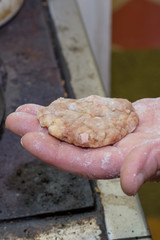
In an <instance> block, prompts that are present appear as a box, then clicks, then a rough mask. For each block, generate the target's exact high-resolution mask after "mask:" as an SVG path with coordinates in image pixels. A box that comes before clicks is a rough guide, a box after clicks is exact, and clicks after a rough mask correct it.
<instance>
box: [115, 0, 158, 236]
mask: <svg viewBox="0 0 160 240" xmlns="http://www.w3.org/2000/svg"><path fill="white" fill-rule="evenodd" d="M159 26H160V0H112V40H111V41H112V52H111V96H112V97H122V98H127V99H129V100H130V101H136V100H137V99H140V98H148V97H149V98H154V97H159V96H160V30H159ZM139 197H140V200H141V204H142V207H143V209H144V213H145V215H146V218H147V222H148V224H149V227H150V230H151V233H152V236H153V239H154V240H155V239H156V240H158V239H160V201H159V199H160V184H159V183H146V184H144V186H143V187H142V188H141V190H140V191H139Z"/></svg>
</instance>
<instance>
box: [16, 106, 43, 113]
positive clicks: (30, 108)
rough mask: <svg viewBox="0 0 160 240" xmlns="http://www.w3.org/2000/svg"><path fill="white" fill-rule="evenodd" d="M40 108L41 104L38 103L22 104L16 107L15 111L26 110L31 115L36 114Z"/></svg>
mask: <svg viewBox="0 0 160 240" xmlns="http://www.w3.org/2000/svg"><path fill="white" fill-rule="evenodd" d="M40 108H42V106H41V105H38V104H24V105H21V106H19V107H18V108H17V109H16V112H26V113H30V114H33V115H37V112H38V111H39V109H40Z"/></svg>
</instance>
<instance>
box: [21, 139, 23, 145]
mask: <svg viewBox="0 0 160 240" xmlns="http://www.w3.org/2000/svg"><path fill="white" fill-rule="evenodd" d="M21 145H22V147H23V141H22V138H21Z"/></svg>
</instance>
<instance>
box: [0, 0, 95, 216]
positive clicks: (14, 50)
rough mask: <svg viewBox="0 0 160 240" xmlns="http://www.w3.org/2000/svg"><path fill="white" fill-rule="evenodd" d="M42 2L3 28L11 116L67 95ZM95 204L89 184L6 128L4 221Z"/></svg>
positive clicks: (0, 186) (0, 152) (0, 156)
mask: <svg viewBox="0 0 160 240" xmlns="http://www.w3.org/2000/svg"><path fill="white" fill-rule="evenodd" d="M52 44H53V43H52V41H51V38H50V33H49V31H48V27H47V24H46V21H45V17H44V13H43V9H42V6H41V1H39V0H34V1H32V0H27V1H25V2H24V5H23V8H22V9H21V11H20V12H19V14H18V15H17V16H16V17H15V18H14V19H13V20H12V21H11V22H9V23H8V24H7V25H5V26H4V27H3V28H1V29H0V58H1V59H2V61H3V64H4V68H5V71H6V75H5V78H3V85H4V96H5V100H6V114H8V113H10V112H12V111H14V110H15V109H16V108H17V107H18V106H19V105H21V104H24V103H28V102H33V103H38V104H44V105H47V104H49V103H50V102H51V101H53V100H54V99H56V98H57V97H60V96H63V95H64V89H63V87H62V84H61V77H60V72H59V68H58V65H57V62H56V58H55V55H54V52H53V46H52ZM93 206H94V199H93V196H92V191H91V188H90V184H89V182H88V180H86V179H83V178H80V177H76V176H74V175H70V174H67V173H62V172H60V171H58V170H55V169H53V168H51V167H49V166H47V165H45V164H42V163H40V162H39V160H37V159H35V158H34V157H33V156H31V155H30V154H29V153H27V152H26V151H25V150H24V149H23V148H22V147H21V145H20V138H19V137H18V136H15V135H14V134H12V133H11V132H9V131H7V130H5V131H4V133H3V135H2V138H1V140H0V220H6V219H16V218H19V217H26V216H33V215H39V214H46V213H55V212H57V211H68V210H71V209H84V208H88V207H89V208H91V207H93Z"/></svg>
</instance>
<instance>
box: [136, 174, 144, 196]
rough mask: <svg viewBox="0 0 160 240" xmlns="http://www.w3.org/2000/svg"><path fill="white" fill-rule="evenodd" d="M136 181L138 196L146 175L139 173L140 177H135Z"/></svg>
mask: <svg viewBox="0 0 160 240" xmlns="http://www.w3.org/2000/svg"><path fill="white" fill-rule="evenodd" d="M135 181H136V189H135V194H136V193H137V192H138V190H139V188H140V187H141V185H142V184H143V183H144V174H143V173H138V175H137V176H136V177H135Z"/></svg>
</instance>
